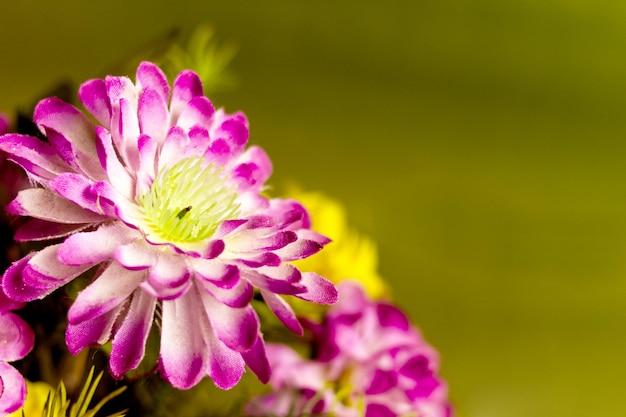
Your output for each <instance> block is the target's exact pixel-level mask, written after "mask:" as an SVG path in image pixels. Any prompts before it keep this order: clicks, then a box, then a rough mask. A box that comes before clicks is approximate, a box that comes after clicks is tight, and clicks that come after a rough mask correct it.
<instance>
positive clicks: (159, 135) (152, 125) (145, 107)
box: [138, 87, 169, 143]
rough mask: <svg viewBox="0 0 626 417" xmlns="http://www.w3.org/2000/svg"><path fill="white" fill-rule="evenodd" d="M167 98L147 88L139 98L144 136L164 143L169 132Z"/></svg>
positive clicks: (140, 120)
mask: <svg viewBox="0 0 626 417" xmlns="http://www.w3.org/2000/svg"><path fill="white" fill-rule="evenodd" d="M166 100H167V98H165V99H164V98H163V97H162V96H161V95H160V93H159V92H157V91H155V90H154V89H152V88H150V87H147V88H146V89H145V90H144V91H143V92H142V93H141V97H140V98H139V110H138V115H139V129H140V131H141V133H142V134H144V135H148V136H150V137H152V138H153V139H154V140H155V141H156V142H157V143H163V140H164V139H165V135H166V133H167V130H168V117H169V115H168V112H167V101H166Z"/></svg>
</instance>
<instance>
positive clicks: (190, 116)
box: [176, 96, 215, 130]
mask: <svg viewBox="0 0 626 417" xmlns="http://www.w3.org/2000/svg"><path fill="white" fill-rule="evenodd" d="M214 112H215V108H214V107H213V104H212V103H211V101H210V100H209V99H208V98H206V97H205V96H197V97H194V98H192V99H191V100H190V101H189V103H187V106H185V107H184V108H183V111H182V112H181V114H180V117H179V118H178V122H177V123H176V124H177V125H178V126H180V127H182V128H183V129H185V130H189V129H191V128H192V127H193V126H210V123H211V117H212V116H213V113H214Z"/></svg>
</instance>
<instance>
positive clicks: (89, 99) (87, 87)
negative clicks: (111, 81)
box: [78, 79, 111, 129]
mask: <svg viewBox="0 0 626 417" xmlns="http://www.w3.org/2000/svg"><path fill="white" fill-rule="evenodd" d="M78 97H79V98H80V101H81V102H82V103H83V105H84V106H85V108H86V109H87V110H88V111H89V112H90V113H91V114H92V115H93V116H94V117H95V118H96V120H97V121H98V122H99V123H100V124H101V125H102V126H104V127H105V128H107V129H109V128H110V122H111V103H110V102H109V97H108V95H107V87H106V84H105V82H104V80H99V79H96V80H89V81H87V82H85V83H83V84H82V85H81V86H80V88H79V89H78Z"/></svg>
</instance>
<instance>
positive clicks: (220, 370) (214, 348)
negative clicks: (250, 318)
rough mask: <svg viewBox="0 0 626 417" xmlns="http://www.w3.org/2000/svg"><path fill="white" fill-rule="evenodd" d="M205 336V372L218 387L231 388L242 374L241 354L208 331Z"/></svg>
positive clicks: (243, 365) (242, 361) (243, 363)
mask: <svg viewBox="0 0 626 417" xmlns="http://www.w3.org/2000/svg"><path fill="white" fill-rule="evenodd" d="M205 337H206V338H207V342H208V346H209V349H208V352H209V360H208V364H207V367H208V370H207V372H208V374H209V376H210V377H211V379H213V382H214V383H215V385H216V386H217V387H218V388H221V389H231V388H232V387H234V386H235V385H237V383H238V382H239V380H240V379H241V376H242V375H243V371H244V367H245V362H244V360H243V358H242V357H241V356H242V354H241V353H239V352H235V351H233V350H231V349H229V348H228V347H227V346H226V345H225V344H224V343H222V342H221V341H220V340H219V339H217V338H216V337H215V336H214V335H212V334H210V333H209V334H208V335H207V336H205ZM257 340H258V339H257Z"/></svg>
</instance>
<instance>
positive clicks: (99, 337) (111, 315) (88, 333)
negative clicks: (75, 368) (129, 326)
mask: <svg viewBox="0 0 626 417" xmlns="http://www.w3.org/2000/svg"><path fill="white" fill-rule="evenodd" d="M123 307H124V306H123V305H121V306H119V307H117V308H115V309H113V310H111V311H109V312H107V313H105V314H103V315H101V316H97V317H94V318H93V319H91V320H87V321H83V322H81V323H78V324H71V323H68V325H67V328H66V330H65V342H66V344H67V348H68V350H69V352H70V353H71V354H72V355H76V354H77V353H78V352H80V351H81V350H83V349H84V348H86V347H89V346H101V345H103V344H105V343H106V342H108V341H109V339H110V338H111V331H112V330H113V325H114V324H115V321H116V319H117V316H118V315H119V314H120V312H121V311H122V309H123Z"/></svg>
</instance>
